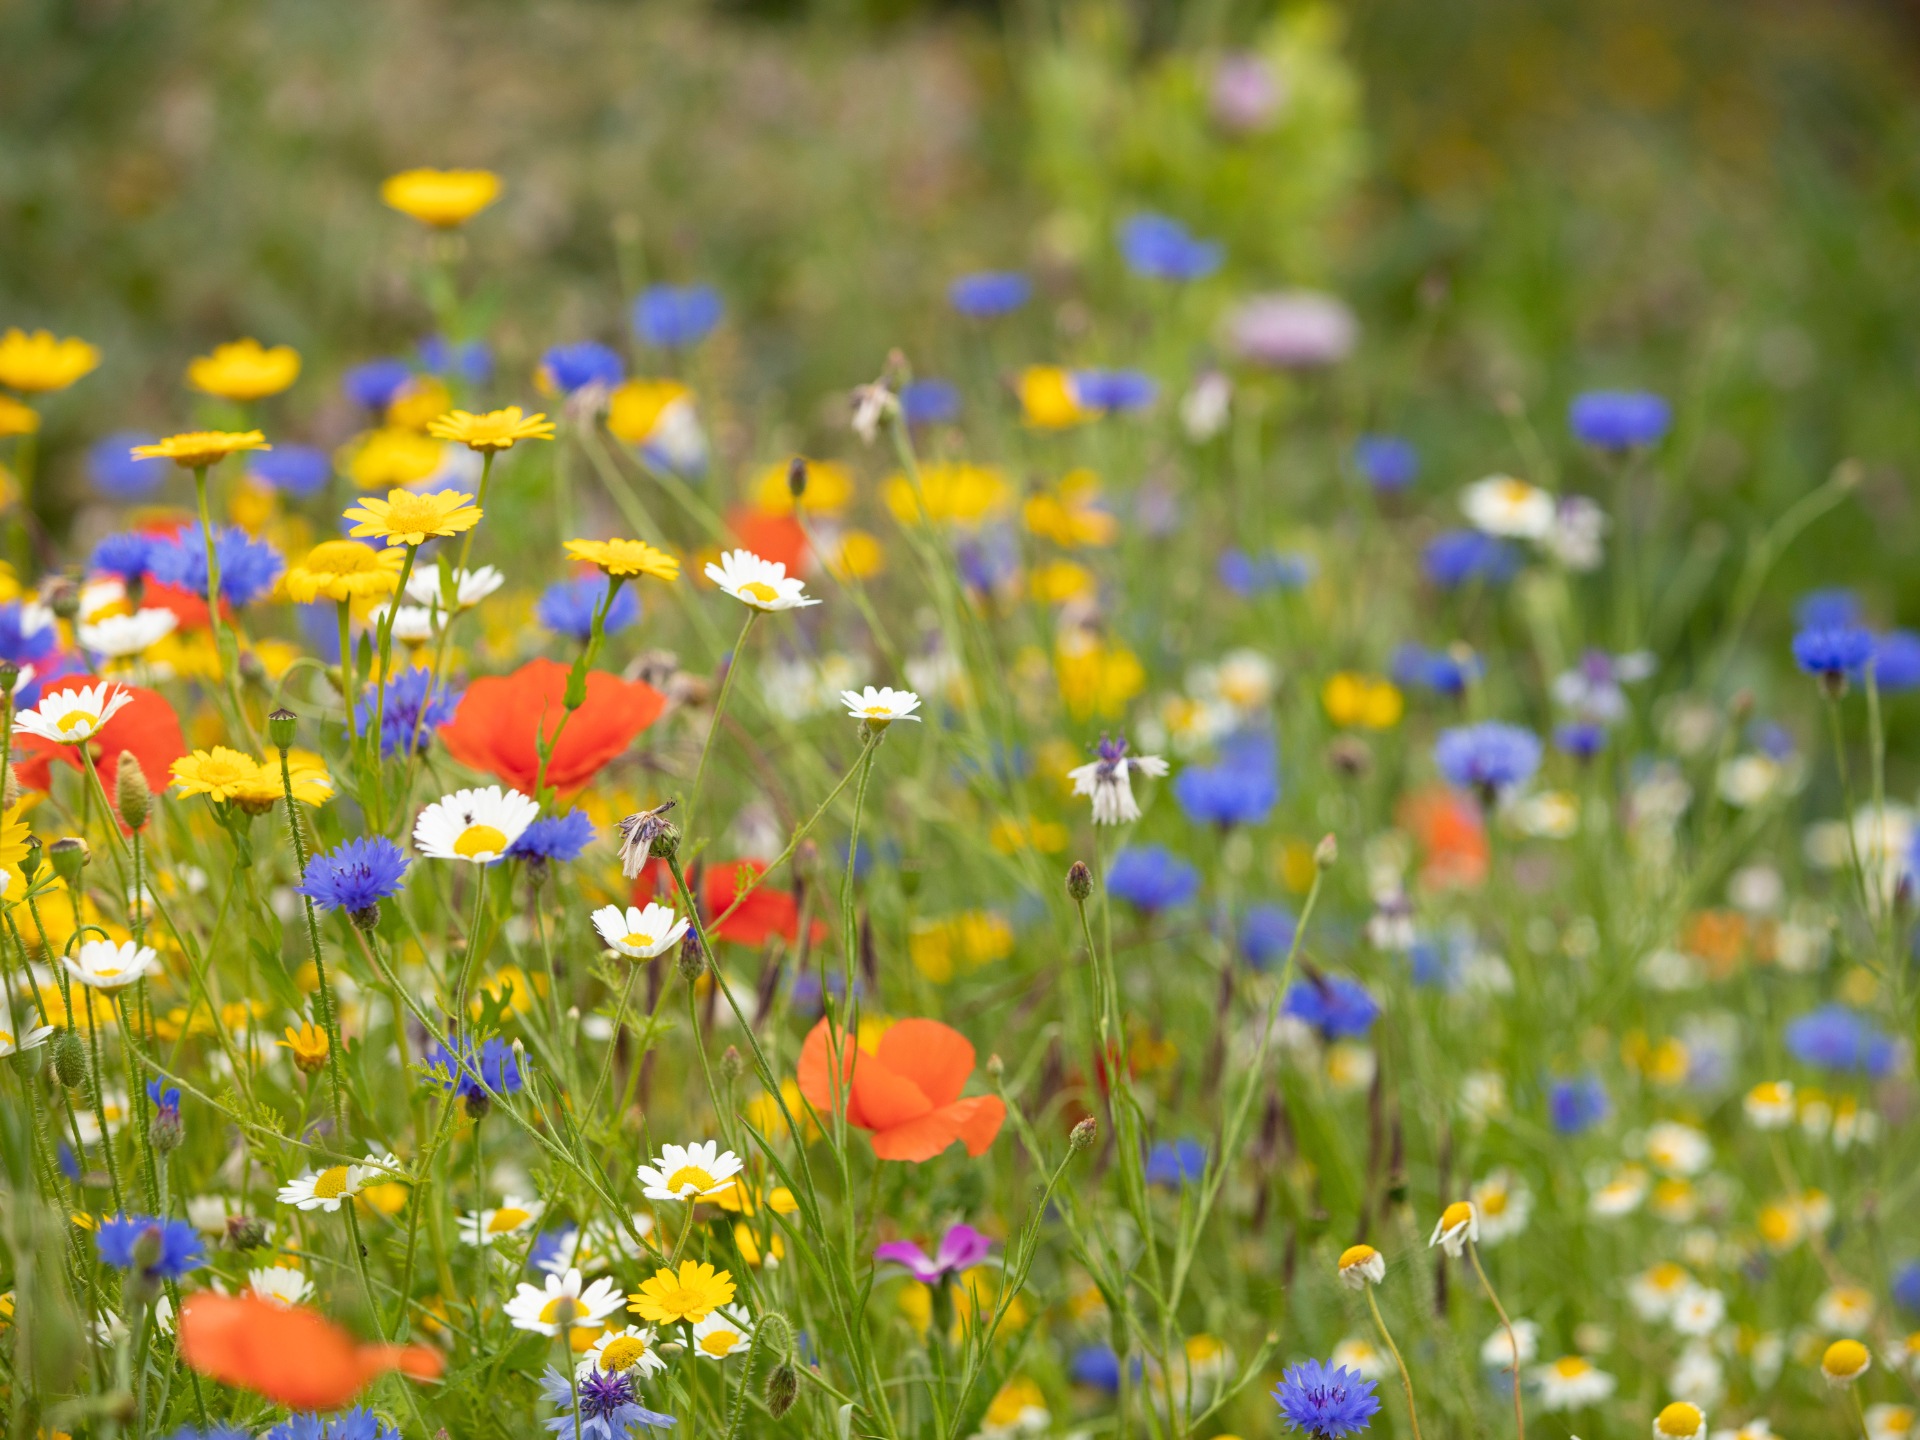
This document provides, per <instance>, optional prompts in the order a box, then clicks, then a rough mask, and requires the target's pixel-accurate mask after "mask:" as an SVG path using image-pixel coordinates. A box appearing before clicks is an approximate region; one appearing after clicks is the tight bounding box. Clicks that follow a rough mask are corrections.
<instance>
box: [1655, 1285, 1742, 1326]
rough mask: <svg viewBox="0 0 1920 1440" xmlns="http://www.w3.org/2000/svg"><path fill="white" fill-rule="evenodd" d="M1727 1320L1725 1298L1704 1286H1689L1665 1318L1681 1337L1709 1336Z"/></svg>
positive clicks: (1681, 1293)
mask: <svg viewBox="0 0 1920 1440" xmlns="http://www.w3.org/2000/svg"><path fill="white" fill-rule="evenodd" d="M1726 1318H1727V1297H1726V1296H1724V1295H1722V1294H1721V1293H1720V1292H1719V1291H1718V1290H1714V1289H1711V1288H1709V1287H1708V1286H1705V1285H1689V1286H1688V1287H1687V1288H1686V1289H1685V1290H1683V1291H1681V1292H1680V1296H1679V1298H1678V1299H1676V1300H1675V1301H1674V1302H1673V1312H1672V1313H1671V1314H1670V1315H1668V1316H1667V1319H1668V1321H1669V1322H1670V1323H1671V1324H1672V1325H1673V1328H1674V1329H1676V1330H1678V1331H1679V1332H1680V1333H1681V1334H1682V1335H1711V1334H1713V1332H1714V1331H1716V1330H1718V1329H1719V1328H1720V1322H1721V1321H1723V1320H1725V1319H1726Z"/></svg>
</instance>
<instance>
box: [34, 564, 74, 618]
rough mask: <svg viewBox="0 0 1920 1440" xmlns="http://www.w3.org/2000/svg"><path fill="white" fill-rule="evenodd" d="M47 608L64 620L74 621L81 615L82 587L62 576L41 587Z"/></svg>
mask: <svg viewBox="0 0 1920 1440" xmlns="http://www.w3.org/2000/svg"><path fill="white" fill-rule="evenodd" d="M41 594H42V598H43V599H45V601H46V603H47V608H48V609H49V610H51V611H53V613H54V614H55V615H57V616H59V617H60V618H61V619H62V620H66V621H72V620H73V619H74V618H75V617H77V616H78V615H79V614H80V587H79V586H78V585H76V584H74V583H73V581H72V580H70V579H68V578H67V577H66V576H64V575H62V576H61V577H60V578H59V579H57V580H49V581H48V582H47V583H46V584H45V585H43V586H42V587H41Z"/></svg>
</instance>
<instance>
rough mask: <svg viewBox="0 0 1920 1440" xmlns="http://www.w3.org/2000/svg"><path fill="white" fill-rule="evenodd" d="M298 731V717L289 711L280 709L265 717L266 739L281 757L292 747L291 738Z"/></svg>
mask: <svg viewBox="0 0 1920 1440" xmlns="http://www.w3.org/2000/svg"><path fill="white" fill-rule="evenodd" d="M299 730H300V717H299V716H298V715H296V714H294V713H293V711H291V710H288V709H285V708H282V709H279V710H276V711H274V712H273V713H272V714H271V715H269V716H267V738H268V739H269V740H271V741H273V747H274V749H276V750H278V751H279V752H280V753H281V754H283V755H284V754H285V753H286V752H287V751H288V750H289V749H291V748H292V747H293V737H294V736H295V735H296V734H298V733H299Z"/></svg>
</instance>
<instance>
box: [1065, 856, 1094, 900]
mask: <svg viewBox="0 0 1920 1440" xmlns="http://www.w3.org/2000/svg"><path fill="white" fill-rule="evenodd" d="M1067 894H1069V895H1071V896H1072V897H1073V898H1074V899H1075V900H1085V899H1086V898H1087V897H1088V896H1089V895H1091V894H1093V872H1092V871H1091V870H1089V869H1088V868H1087V862H1086V861H1084V860H1076V861H1074V862H1073V864H1071V865H1069V866H1068V867H1067Z"/></svg>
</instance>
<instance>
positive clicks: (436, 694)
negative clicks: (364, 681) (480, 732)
mask: <svg viewBox="0 0 1920 1440" xmlns="http://www.w3.org/2000/svg"><path fill="white" fill-rule="evenodd" d="M379 706H380V690H379V687H378V686H376V685H369V686H367V688H366V689H364V690H362V691H361V692H360V700H359V703H358V704H356V705H355V706H354V718H355V719H356V720H357V721H358V722H359V724H360V728H361V729H362V730H368V729H371V728H372V727H373V715H374V711H375V710H377V709H379ZM459 708H460V692H458V691H456V690H453V689H450V688H449V687H448V686H446V685H438V686H436V685H435V684H434V683H433V672H432V671H431V670H422V669H420V668H419V667H418V666H413V665H410V666H408V667H407V668H406V669H405V670H402V671H400V672H399V673H398V674H396V675H395V676H394V677H393V679H392V680H391V681H390V682H389V683H388V685H387V700H386V709H385V710H384V711H383V712H382V713H381V717H380V754H381V756H382V757H383V758H385V759H389V760H390V759H392V758H393V757H394V756H395V755H404V754H406V752H407V747H408V746H409V745H411V746H412V747H413V751H414V753H415V754H416V755H424V754H425V753H426V751H427V747H428V746H430V745H431V744H432V743H433V736H434V732H435V731H437V730H438V729H439V728H440V727H441V726H442V725H444V724H446V723H447V722H448V721H449V720H451V719H453V715H454V712H455V711H456V710H458V709H459Z"/></svg>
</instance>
